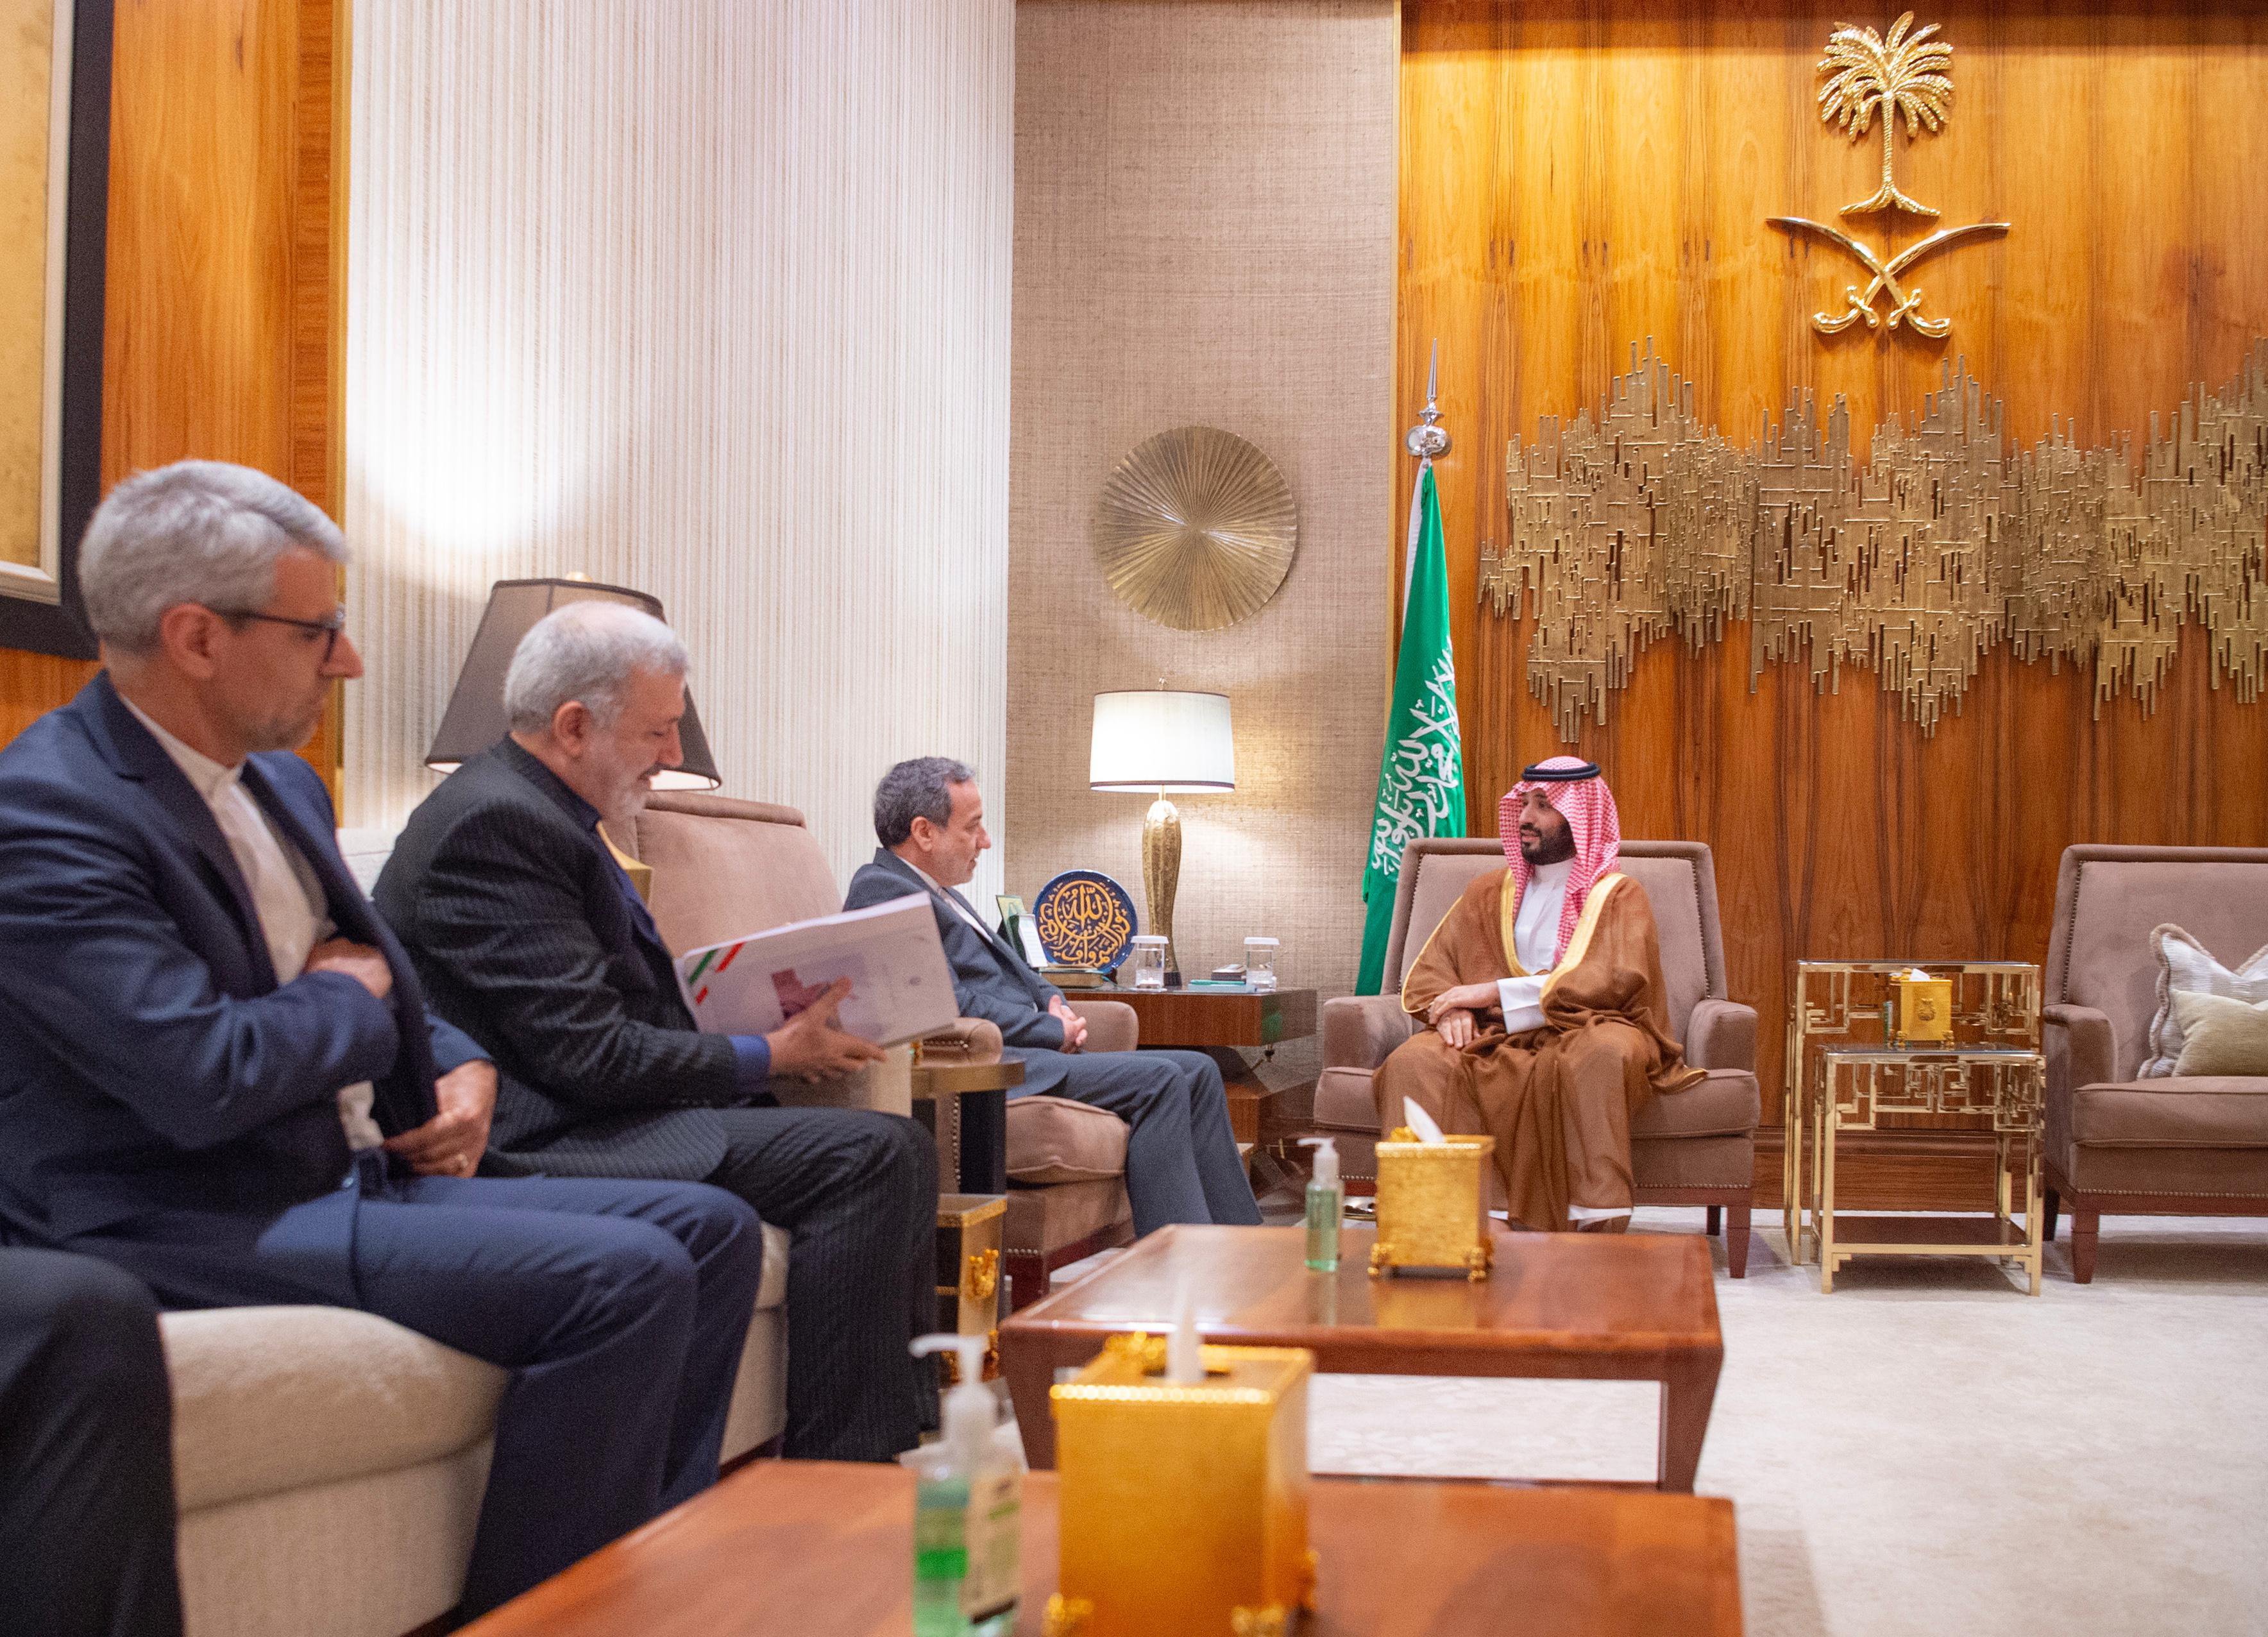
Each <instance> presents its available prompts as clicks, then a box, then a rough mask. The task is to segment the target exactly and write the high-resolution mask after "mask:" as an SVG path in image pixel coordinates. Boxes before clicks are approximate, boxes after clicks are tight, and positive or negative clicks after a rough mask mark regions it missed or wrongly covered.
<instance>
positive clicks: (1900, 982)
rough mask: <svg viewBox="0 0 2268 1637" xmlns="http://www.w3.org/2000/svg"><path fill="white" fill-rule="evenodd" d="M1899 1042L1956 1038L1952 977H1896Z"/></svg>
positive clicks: (1894, 980)
mask: <svg viewBox="0 0 2268 1637" xmlns="http://www.w3.org/2000/svg"><path fill="white" fill-rule="evenodd" d="M1890 981H1891V982H1893V983H1895V984H1896V985H1897V987H1898V1035H1897V1043H1898V1044H1900V1045H1919V1044H1922V1043H1926V1042H1930V1041H1938V1040H1950V1039H1952V1038H1953V980H1952V979H1951V978H1949V977H1896V978H1893V979H1891V980H1890Z"/></svg>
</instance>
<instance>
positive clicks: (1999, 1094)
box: [1781, 961, 2045, 1295]
mask: <svg viewBox="0 0 2268 1637" xmlns="http://www.w3.org/2000/svg"><path fill="white" fill-rule="evenodd" d="M1916 967H1918V968H1919V969H1920V970H1923V971H1924V972H1926V973H1927V974H1929V975H1930V976H1931V977H1940V978H1945V979H1948V981H1949V982H1950V984H1951V985H1952V992H1951V1002H1952V1020H1953V1026H1954V1033H1955V1036H1956V1038H1955V1039H1953V1040H1948V1041H1940V1042H1930V1043H1918V1042H1917V1043H1905V1042H1902V1041H1899V1040H1897V1039H1896V1038H1895V1037H1894V1036H1893V1029H1892V1026H1891V1023H1890V1018H1891V1015H1892V1014H1891V1013H1890V1012H1889V1010H1887V1009H1886V1007H1887V1005H1888V1003H1889V1002H1890V1001H1891V1000H1892V998H1893V991H1892V984H1891V977H1892V975H1893V974H1895V973H1898V972H1903V971H1905V970H1909V969H1911V968H1916ZM2039 997H2040V984H2039V969H2038V968H2036V967H2035V966H2032V965H2030V964H2029V963H2027V962H2016V961H1967V962H1960V961H1918V962H1917V961H1804V962H1798V963H1797V965H1796V971H1795V983H1794V985H1793V993H1792V999H1791V1002H1790V1005H1789V1008H1788V1036H1787V1058H1786V1071H1787V1081H1788V1083H1787V1095H1786V1110H1785V1115H1784V1118H1785V1123H1786V1149H1785V1153H1784V1158H1783V1161H1782V1171H1781V1187H1782V1210H1783V1213H1784V1215H1785V1219H1786V1222H1785V1225H1786V1233H1787V1244H1788V1254H1789V1257H1790V1258H1791V1260H1793V1261H1799V1262H1800V1261H1803V1260H1806V1259H1808V1256H1810V1255H1816V1256H1817V1257H1818V1258H1819V1286H1820V1288H1821V1289H1822V1290H1823V1291H1828V1290H1832V1289H1833V1288H1834V1287H1835V1272H1836V1270H1837V1268H1838V1267H1840V1266H1841V1265H1843V1264H1844V1263H1845V1262H1848V1261H1849V1260H1850V1259H1851V1258H1852V1257H1854V1256H1985V1257H1999V1258H2003V1259H2005V1260H2007V1261H2009V1262H2011V1263H2014V1265H2017V1266H2020V1267H2021V1268H2023V1269H2024V1270H2025V1271H2026V1272H2028V1274H2029V1278H2030V1281H2031V1294H2034V1295H2037V1294H2039V1290H2040V1224H2041V1216H2040V1205H2041V1202H2040V1143H2041V1130H2040V1121H2041V1109H2042V1103H2043V1082H2044V1079H2045V1076H2044V1071H2043V1062H2042V1059H2041V1056H2040V1051H2039ZM1883 1115H1891V1116H1901V1115H1962V1116H1970V1117H1976V1118H1977V1119H1981V1120H1987V1121H1989V1122H1990V1124H1991V1130H1992V1133H1993V1138H1994V1142H1993V1148H1994V1154H1995V1157H1996V1160H1997V1165H1996V1169H1995V1177H1996V1182H1995V1187H1994V1196H1995V1198H1994V1204H1993V1211H1992V1215H1991V1216H1989V1217H1987V1216H1984V1215H1981V1214H1980V1215H1977V1216H1933V1215H1904V1216H1867V1217H1849V1216H1845V1217H1840V1218H1838V1217H1837V1214H1836V1206H1835V1139H1836V1136H1837V1133H1838V1132H1844V1131H1873V1130H1874V1129H1876V1123H1877V1120H1878V1118H1879V1117H1881V1116H1883ZM1807 1150H1808V1154H1807ZM1807 1160H1808V1168H1807ZM2018 1164H2021V1166H2022V1167H2023V1174H2024V1176H2025V1181H2026V1191H2025V1217H2024V1221H2023V1222H2022V1223H2021V1225H2019V1224H2018V1223H2017V1222H2016V1221H2015V1220H2014V1213H2013V1211H2012V1208H2011V1207H2012V1205H2013V1199H2012V1197H2011V1196H2012V1192H2013V1180H2014V1166H2015V1165H2018ZM1807 1184H1808V1186H1807ZM1807 1214H1808V1220H1807ZM1807 1234H1808V1236H1809V1243H1808V1246H1807V1244H1806V1242H1805V1235H1807Z"/></svg>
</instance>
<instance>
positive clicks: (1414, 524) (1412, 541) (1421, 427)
mask: <svg viewBox="0 0 2268 1637" xmlns="http://www.w3.org/2000/svg"><path fill="white" fill-rule="evenodd" d="M1440 423H1441V338H1440V336H1434V337H1433V359H1432V363H1431V364H1430V365H1427V366H1426V369H1425V408H1424V409H1420V410H1418V424H1417V425H1415V426H1413V427H1411V428H1410V435H1409V436H1408V437H1406V438H1404V439H1403V440H1402V446H1403V448H1405V449H1407V450H1409V451H1410V453H1412V454H1414V455H1416V456H1417V457H1418V482H1417V483H1416V484H1415V485H1414V486H1413V487H1412V488H1411V490H1410V537H1409V542H1408V544H1407V545H1406V546H1405V547H1404V549H1403V553H1402V617H1403V618H1404V619H1406V618H1408V617H1409V614H1410V572H1411V567H1412V565H1413V564H1415V563H1416V562H1417V560H1418V528H1419V516H1418V490H1422V489H1423V488H1425V474H1426V473H1427V472H1428V471H1430V470H1432V465H1433V459H1434V457H1435V456H1436V455H1443V454H1447V453H1449V433H1448V429H1447V427H1444V426H1443V425H1442V424H1440Z"/></svg>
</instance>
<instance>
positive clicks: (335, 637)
mask: <svg viewBox="0 0 2268 1637" xmlns="http://www.w3.org/2000/svg"><path fill="white" fill-rule="evenodd" d="M213 612H214V613H216V614H217V615H219V616H221V618H223V619H225V620H259V621H260V622H261V623H263V624H268V625H289V626H291V628H292V629H293V630H304V631H320V633H321V634H322V636H323V638H324V641H323V658H322V663H323V664H325V665H328V664H329V663H330V662H331V656H332V655H333V654H335V653H337V652H338V651H339V634H340V633H341V632H342V631H343V630H346V628H347V608H346V604H344V603H343V602H342V603H341V604H339V606H338V607H337V608H334V609H332V610H331V617H330V618H328V619H327V620H291V619H286V618H284V616H282V615H280V614H254V613H253V612H252V611H251V610H250V609H248V608H215V609H214V610H213Z"/></svg>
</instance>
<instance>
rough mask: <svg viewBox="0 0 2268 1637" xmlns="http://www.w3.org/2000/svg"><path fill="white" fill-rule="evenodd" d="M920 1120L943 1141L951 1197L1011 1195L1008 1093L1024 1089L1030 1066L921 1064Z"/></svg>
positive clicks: (942, 1178)
mask: <svg viewBox="0 0 2268 1637" xmlns="http://www.w3.org/2000/svg"><path fill="white" fill-rule="evenodd" d="M912 1074H913V1095H914V1117H915V1118H916V1119H917V1120H920V1121H921V1122H922V1123H923V1124H924V1125H927V1126H928V1127H929V1133H930V1135H931V1136H932V1137H933V1138H935V1139H937V1175H938V1183H939V1186H940V1187H942V1188H943V1189H944V1190H945V1191H946V1192H948V1193H950V1192H954V1191H959V1192H961V1193H965V1194H1005V1193H1006V1192H1007V1191H1008V1092H1009V1089H1010V1088H1012V1087H1015V1086H1020V1085H1022V1084H1023V1083H1024V1066H1023V1065H1022V1064H1020V1063H1018V1062H1015V1061H1013V1060H1004V1061H1001V1062H998V1063H917V1064H915V1065H914V1066H913V1070H912Z"/></svg>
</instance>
